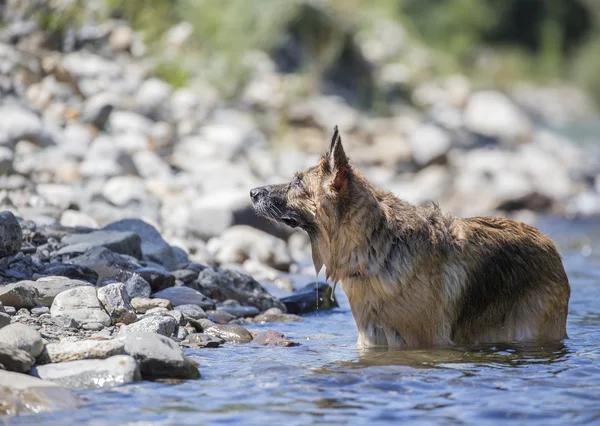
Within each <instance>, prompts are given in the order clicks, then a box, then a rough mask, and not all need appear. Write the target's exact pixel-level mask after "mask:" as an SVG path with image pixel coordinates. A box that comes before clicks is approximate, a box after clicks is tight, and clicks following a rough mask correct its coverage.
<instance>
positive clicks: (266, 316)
mask: <svg viewBox="0 0 600 426" xmlns="http://www.w3.org/2000/svg"><path fill="white" fill-rule="evenodd" d="M254 321H256V322H257V323H266V322H297V321H304V319H303V318H302V317H300V316H298V315H294V314H284V313H283V312H281V309H278V308H271V309H268V310H266V311H265V312H264V313H263V314H261V315H258V316H256V317H254Z"/></svg>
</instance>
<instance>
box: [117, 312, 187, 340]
mask: <svg viewBox="0 0 600 426" xmlns="http://www.w3.org/2000/svg"><path fill="white" fill-rule="evenodd" d="M175 328H177V320H175V318H173V317H170V316H167V315H164V316H157V315H152V316H147V317H144V318H142V319H140V320H139V321H138V322H135V323H133V324H130V325H126V326H124V327H121V331H120V332H119V334H122V333H131V332H134V331H144V332H148V333H155V334H161V335H163V336H166V337H171V335H172V334H173V332H174V331H175Z"/></svg>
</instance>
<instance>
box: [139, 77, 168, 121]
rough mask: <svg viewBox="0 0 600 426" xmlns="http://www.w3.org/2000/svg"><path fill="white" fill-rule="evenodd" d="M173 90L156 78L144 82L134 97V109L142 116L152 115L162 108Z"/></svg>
mask: <svg viewBox="0 0 600 426" xmlns="http://www.w3.org/2000/svg"><path fill="white" fill-rule="evenodd" d="M172 91H173V88H172V87H171V85H169V84H168V83H165V82H164V81H162V80H159V79H158V78H149V79H148V80H146V81H144V82H143V83H142V85H141V86H140V88H139V89H138V92H137V94H136V96H135V109H136V110H137V111H139V112H141V113H142V114H152V113H154V112H156V111H158V110H160V109H161V108H163V107H164V106H165V104H166V102H167V100H168V99H169V96H171V92H172Z"/></svg>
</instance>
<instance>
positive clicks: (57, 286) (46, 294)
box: [22, 276, 91, 307]
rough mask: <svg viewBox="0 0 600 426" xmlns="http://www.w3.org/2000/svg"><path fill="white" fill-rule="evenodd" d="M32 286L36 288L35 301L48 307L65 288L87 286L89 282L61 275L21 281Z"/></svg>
mask: <svg viewBox="0 0 600 426" xmlns="http://www.w3.org/2000/svg"><path fill="white" fill-rule="evenodd" d="M22 282H25V283H28V284H29V285H31V286H33V287H35V288H36V290H37V297H36V301H37V303H38V304H40V305H43V306H47V307H50V306H52V302H53V301H54V298H55V297H56V296H57V295H58V294H59V293H62V292H63V291H65V290H70V289H72V288H77V287H86V286H87V287H89V286H91V284H90V283H89V282H87V281H81V280H72V279H69V278H66V277H61V276H52V277H42V278H39V279H38V280H37V281H22Z"/></svg>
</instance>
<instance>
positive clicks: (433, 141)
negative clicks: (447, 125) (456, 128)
mask: <svg viewBox="0 0 600 426" xmlns="http://www.w3.org/2000/svg"><path fill="white" fill-rule="evenodd" d="M408 141H409V143H410V146H411V148H412V153H413V159H414V160H415V162H416V163H417V164H419V165H420V166H425V165H427V164H429V163H431V162H434V161H436V160H438V159H439V158H441V157H443V156H444V155H445V154H446V153H447V152H448V150H449V149H450V146H451V145H452V141H451V139H450V136H449V135H448V134H447V133H446V132H444V131H443V130H442V129H441V128H439V127H438V126H436V125H433V124H422V125H420V126H419V127H418V128H417V129H416V130H415V131H414V132H413V133H412V134H411V135H410V138H409V140H408Z"/></svg>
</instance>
